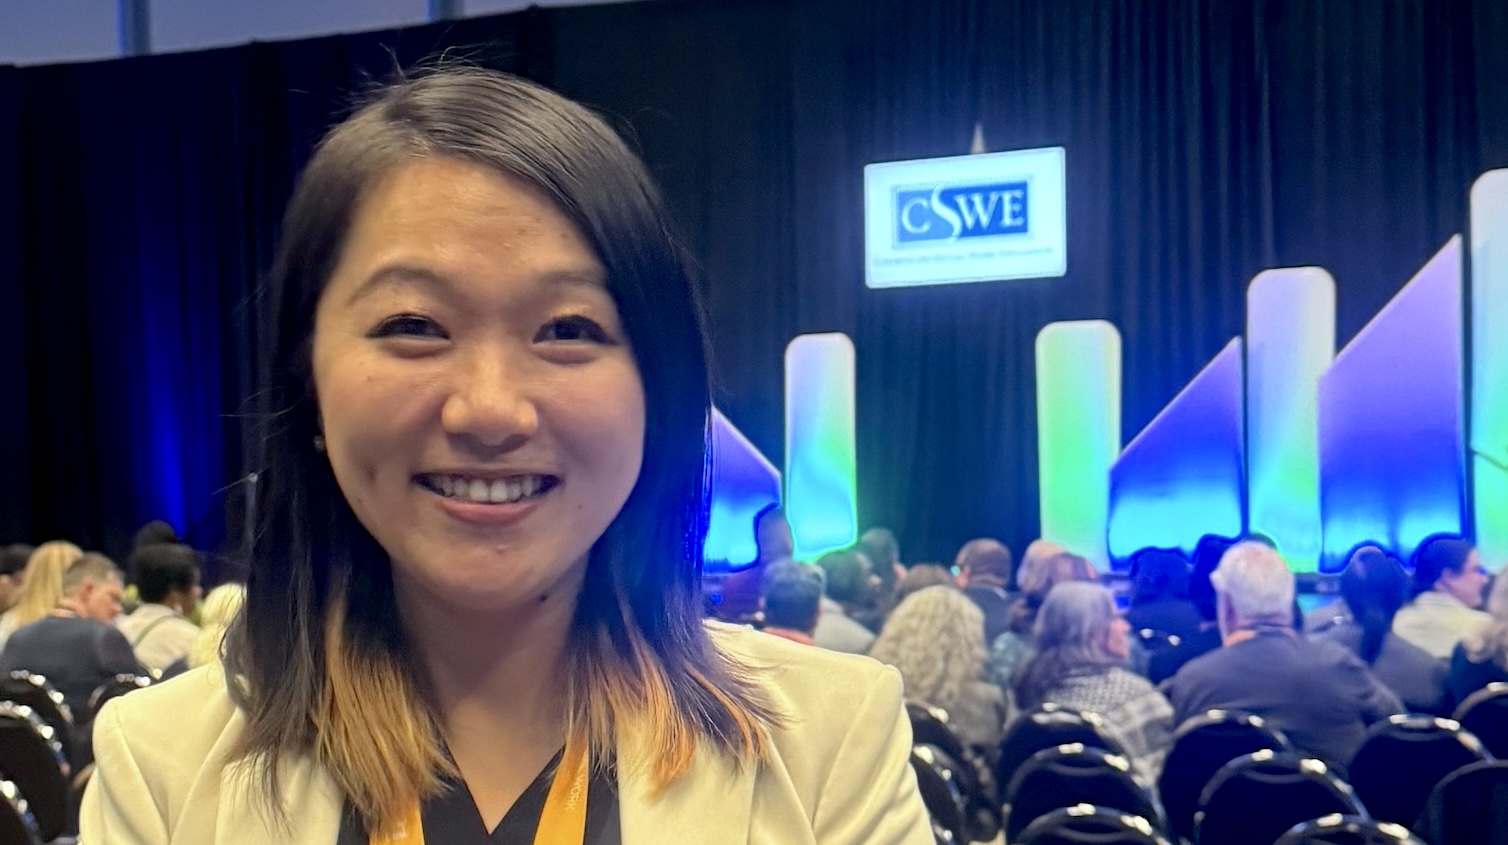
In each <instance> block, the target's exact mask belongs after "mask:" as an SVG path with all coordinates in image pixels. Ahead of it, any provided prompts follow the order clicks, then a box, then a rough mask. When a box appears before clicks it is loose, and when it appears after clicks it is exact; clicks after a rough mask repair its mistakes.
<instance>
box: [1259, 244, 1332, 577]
mask: <svg viewBox="0 0 1508 845" xmlns="http://www.w3.org/2000/svg"><path fill="white" fill-rule="evenodd" d="M1334 357H1335V280H1334V279H1333V278H1331V277H1330V274H1329V273H1327V272H1325V271H1324V270H1323V269H1321V268H1319V267H1285V268H1282V269H1277V270H1268V271H1266V272H1263V273H1259V274H1257V277H1256V278H1255V279H1252V282H1251V286H1250V287H1249V288H1247V292H1246V414H1247V416H1246V422H1247V426H1248V429H1247V449H1248V453H1247V478H1246V498H1247V525H1248V526H1249V528H1250V530H1251V531H1253V532H1257V533H1261V534H1265V535H1267V536H1268V537H1271V538H1272V539H1273V540H1274V541H1276V542H1277V545H1278V548H1279V549H1280V550H1282V552H1283V555H1284V557H1285V558H1286V559H1287V560H1288V564H1289V565H1290V566H1291V567H1293V568H1294V569H1295V570H1300V571H1310V572H1312V571H1313V570H1314V569H1315V568H1316V567H1317V566H1318V565H1319V559H1320V548H1321V540H1322V537H1323V533H1322V530H1321V524H1320V490H1319V405H1318V400H1317V395H1318V391H1319V380H1320V376H1321V375H1323V374H1324V372H1325V370H1326V369H1327V368H1328V367H1329V366H1330V362H1331V360H1332V359H1333V358H1334Z"/></svg>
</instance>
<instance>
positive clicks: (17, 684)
mask: <svg viewBox="0 0 1508 845" xmlns="http://www.w3.org/2000/svg"><path fill="white" fill-rule="evenodd" d="M0 701H10V702H14V703H16V704H24V705H26V706H27V707H30V708H31V710H32V712H33V713H35V714H36V715H37V716H38V717H40V718H41V719H42V721H44V722H46V723H47V724H49V725H51V726H52V727H53V730H55V731H57V736H56V739H57V741H58V742H60V743H62V745H63V756H64V758H66V759H67V760H68V761H69V762H70V763H72V762H74V761H75V758H74V756H73V754H74V745H75V744H76V743H75V737H74V734H73V713H72V712H70V711H69V709H68V705H67V704H66V703H64V701H63V694H62V693H60V692H58V691H57V690H56V689H53V686H52V684H50V683H48V682H47V678H46V677H44V676H42V675H33V674H32V673H30V672H23V671H20V670H17V671H14V672H10V673H6V674H0Z"/></svg>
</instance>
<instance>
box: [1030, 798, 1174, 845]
mask: <svg viewBox="0 0 1508 845" xmlns="http://www.w3.org/2000/svg"><path fill="white" fill-rule="evenodd" d="M1011 842H1012V843H1013V845H1079V843H1094V845H1169V843H1168V840H1167V839H1165V838H1163V836H1162V835H1161V834H1160V833H1158V832H1157V831H1156V830H1155V829H1154V828H1153V827H1152V823H1151V822H1149V821H1147V820H1146V819H1144V818H1141V817H1140V816H1133V815H1129V814H1127V813H1122V812H1119V811H1117V810H1111V809H1107V808H1105V807H1095V806H1092V805H1090V804H1079V805H1077V806H1074V807H1063V808H1060V809H1057V810H1053V811H1052V812H1050V813H1047V814H1046V815H1043V816H1039V817H1038V818H1037V819H1036V820H1035V821H1033V822H1032V823H1031V824H1029V825H1027V826H1026V830H1023V831H1022V832H1021V836H1020V838H1019V839H1013V840H1011Z"/></svg>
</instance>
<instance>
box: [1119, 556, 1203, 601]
mask: <svg viewBox="0 0 1508 845" xmlns="http://www.w3.org/2000/svg"><path fill="white" fill-rule="evenodd" d="M1131 579H1132V581H1133V582H1134V583H1135V585H1136V591H1135V593H1134V594H1133V595H1132V597H1131V603H1132V604H1133V605H1135V604H1140V603H1142V602H1149V601H1157V600H1158V599H1176V598H1184V597H1186V596H1187V595H1188V592H1189V562H1188V561H1187V560H1186V559H1184V556H1183V553H1182V552H1180V551H1178V550H1177V549H1142V550H1141V551H1139V552H1137V553H1135V554H1133V555H1132V556H1131Z"/></svg>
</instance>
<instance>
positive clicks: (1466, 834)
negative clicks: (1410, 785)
mask: <svg viewBox="0 0 1508 845" xmlns="http://www.w3.org/2000/svg"><path fill="white" fill-rule="evenodd" d="M1414 829H1415V830H1416V831H1417V832H1418V833H1419V835H1420V836H1422V837H1424V838H1425V839H1426V840H1428V841H1429V842H1432V843H1434V845H1504V843H1508V760H1495V761H1489V762H1482V763H1473V764H1471V765H1470V766H1467V767H1465V768H1463V769H1460V770H1458V771H1455V772H1452V773H1450V774H1449V775H1447V776H1446V777H1445V779H1444V780H1442V781H1440V783H1439V784H1438V785H1437V786H1436V787H1435V791H1434V792H1432V793H1430V796H1429V801H1427V802H1426V803H1425V805H1424V812H1423V813H1422V814H1421V816H1420V818H1419V823H1418V826H1417V827H1415V828H1414Z"/></svg>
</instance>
